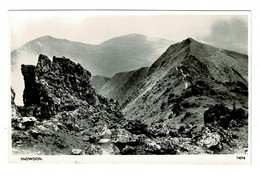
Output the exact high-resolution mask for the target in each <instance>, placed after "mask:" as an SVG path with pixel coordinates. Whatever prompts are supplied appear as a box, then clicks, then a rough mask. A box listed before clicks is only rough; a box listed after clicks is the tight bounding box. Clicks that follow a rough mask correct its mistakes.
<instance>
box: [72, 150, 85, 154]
mask: <svg viewBox="0 0 260 176" xmlns="http://www.w3.org/2000/svg"><path fill="white" fill-rule="evenodd" d="M71 154H72V155H82V154H83V151H82V150H81V149H72V150H71Z"/></svg>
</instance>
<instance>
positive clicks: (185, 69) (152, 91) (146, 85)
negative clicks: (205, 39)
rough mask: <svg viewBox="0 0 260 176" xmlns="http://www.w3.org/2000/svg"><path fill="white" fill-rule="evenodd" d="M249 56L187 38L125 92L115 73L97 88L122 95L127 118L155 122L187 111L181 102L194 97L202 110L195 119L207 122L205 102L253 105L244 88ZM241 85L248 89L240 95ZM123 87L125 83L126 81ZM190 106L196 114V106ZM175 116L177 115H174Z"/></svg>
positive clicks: (110, 94) (193, 102)
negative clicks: (101, 86)
mask: <svg viewBox="0 0 260 176" xmlns="http://www.w3.org/2000/svg"><path fill="white" fill-rule="evenodd" d="M247 62H248V59H247V56H246V55H243V54H240V53H237V52H233V51H228V50H223V49H218V48H216V47H212V46H210V45H207V44H203V43H200V42H197V41H196V40H194V39H191V38H188V39H186V40H183V41H182V42H178V43H176V44H173V45H171V46H170V47H168V49H167V50H166V51H165V52H164V53H163V54H162V55H161V56H160V57H159V58H158V59H157V60H156V61H155V62H154V63H153V64H152V65H151V67H149V68H148V69H147V71H146V72H144V73H143V74H144V76H143V77H142V78H141V79H139V80H135V81H132V84H133V85H131V87H132V88H133V89H129V91H127V92H126V93H121V90H120V89H118V88H119V87H118V85H121V82H120V81H117V80H116V79H115V78H116V77H113V78H114V80H113V78H112V79H111V80H110V81H108V82H107V83H106V84H105V85H104V87H103V88H102V89H103V90H102V89H101V90H99V91H98V92H99V93H100V94H102V95H105V96H107V97H110V98H115V99H116V100H117V101H119V103H120V104H121V106H122V108H123V112H124V114H126V118H129V119H131V118H137V119H142V120H143V121H145V123H155V121H156V120H158V119H160V118H162V117H164V118H163V119H164V120H165V121H166V122H167V123H170V122H171V123H175V124H176V123H179V122H178V121H179V120H180V119H181V118H182V117H183V116H185V114H183V113H184V112H185V111H184V110H183V107H182V106H187V104H188V103H189V104H191V105H192V106H199V107H200V110H199V112H197V113H200V114H196V118H194V120H199V121H200V123H202V121H203V114H202V113H203V112H204V111H205V107H208V106H212V105H214V104H216V103H219V102H224V103H225V104H226V105H227V106H228V107H231V108H232V103H233V102H232V101H234V102H236V104H237V105H239V106H241V107H247V106H248V105H247V103H248V102H247V94H246V93H245V92H244V93H243V91H244V90H245V91H246V90H247V86H248V63H247ZM132 74H133V73H132V72H131V73H130V72H129V74H127V73H124V77H123V78H121V79H126V80H130V79H129V77H130V78H131V75H132ZM111 82H114V83H113V84H111V85H114V87H113V86H112V87H109V84H110V83H111ZM116 82H117V83H118V84H116ZM130 82H131V81H130ZM239 86H240V87H241V90H243V91H242V92H240V93H238V94H237V97H236V96H234V95H235V94H234V93H233V91H237V90H236V87H239ZM104 90H111V92H109V93H107V92H105V91H104ZM122 90H126V88H124V87H123V88H122ZM102 91H104V92H102ZM229 91H231V92H230V93H229ZM148 100H149V101H148ZM189 101H190V102H189ZM191 102H192V103H191ZM199 102H200V103H201V104H200V105H199V104H198V103H199ZM164 104H166V105H164ZM182 104H184V105H182ZM164 106H166V107H167V106H168V108H166V109H164V108H163V109H164V110H163V111H162V109H160V107H164ZM155 107H156V108H155ZM172 108H173V109H172ZM187 108H188V107H186V109H187ZM144 109H145V111H144ZM188 109H190V111H191V112H190V113H192V114H193V113H194V111H195V109H196V108H195V109H194V108H192V107H190V108H188ZM188 111H189V110H188ZM171 114H175V115H171ZM172 116H175V118H174V120H173V118H172ZM168 117H169V119H167V118H168ZM164 120H163V121H164ZM168 121H169V122H168ZM172 121H173V122H172Z"/></svg>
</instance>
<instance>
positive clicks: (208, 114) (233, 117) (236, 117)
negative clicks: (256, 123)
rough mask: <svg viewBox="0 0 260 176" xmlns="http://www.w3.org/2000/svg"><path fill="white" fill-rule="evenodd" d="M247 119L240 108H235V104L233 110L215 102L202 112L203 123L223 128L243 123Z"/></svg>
mask: <svg viewBox="0 0 260 176" xmlns="http://www.w3.org/2000/svg"><path fill="white" fill-rule="evenodd" d="M245 119H247V114H246V112H245V110H243V109H242V108H239V109H236V107H235V104H234V105H233V110H231V109H229V108H227V107H225V106H224V105H223V104H216V105H215V106H213V107H211V108H209V109H208V110H207V111H205V112H204V123H205V124H215V125H219V126H221V127H223V128H225V129H226V128H228V127H231V126H234V125H238V124H241V123H243V121H244V120H245Z"/></svg>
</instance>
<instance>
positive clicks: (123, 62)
mask: <svg viewBox="0 0 260 176" xmlns="http://www.w3.org/2000/svg"><path fill="white" fill-rule="evenodd" d="M172 43H174V41H169V40H166V39H160V38H150V37H147V36H144V35H140V34H129V35H125V36H120V37H116V38H112V39H110V40H107V41H105V42H103V43H101V44H99V45H90V44H85V43H80V42H74V41H69V40H66V39H57V38H54V37H51V36H43V37H40V38H37V39H35V40H32V41H29V42H28V43H26V44H25V45H23V46H22V47H20V48H18V49H16V50H13V51H12V52H11V70H12V86H13V88H14V90H15V92H16V93H17V96H16V97H17V99H20V100H21V99H22V97H21V94H22V91H23V88H24V86H23V83H22V82H21V81H22V79H23V78H22V75H21V71H20V68H21V64H32V65H35V64H36V63H37V58H38V55H39V54H45V55H47V56H48V57H49V58H52V57H53V56H57V57H61V56H65V57H68V58H70V59H71V60H72V61H74V62H76V63H80V64H81V65H82V66H83V67H84V68H86V69H87V70H89V71H90V72H91V74H92V75H102V76H105V77H112V76H113V75H114V74H116V73H118V72H123V71H130V70H134V69H138V68H140V67H147V66H150V65H151V64H152V63H153V62H154V61H155V60H156V59H157V58H158V57H159V56H160V54H161V53H163V52H164V51H165V50H166V49H167V47H168V46H169V45H170V44H172ZM16 103H17V104H21V102H20V103H19V102H16Z"/></svg>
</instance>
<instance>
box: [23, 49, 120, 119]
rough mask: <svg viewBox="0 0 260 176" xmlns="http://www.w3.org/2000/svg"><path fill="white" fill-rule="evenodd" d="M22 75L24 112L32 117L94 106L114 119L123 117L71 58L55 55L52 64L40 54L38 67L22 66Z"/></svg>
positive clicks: (96, 110)
mask: <svg viewBox="0 0 260 176" xmlns="http://www.w3.org/2000/svg"><path fill="white" fill-rule="evenodd" d="M22 74H23V76H24V82H25V89H24V94H23V99H24V105H25V106H24V108H21V111H23V112H24V111H25V112H29V111H30V112H32V113H33V114H30V115H33V116H35V117H37V118H45V119H48V118H50V117H52V116H54V115H56V114H58V113H59V112H64V111H74V110H76V109H78V108H79V107H85V108H84V109H86V110H88V109H91V107H92V109H93V112H100V110H101V109H103V110H105V111H107V114H111V115H110V117H111V118H114V119H117V120H118V118H120V117H122V114H121V112H120V109H119V105H118V104H117V103H116V102H115V101H109V100H107V99H106V98H104V97H102V96H100V95H97V94H96V92H95V89H94V88H93V87H92V86H91V83H90V77H91V74H90V72H89V71H87V70H85V69H84V68H83V67H82V66H81V65H80V64H76V63H74V62H72V61H71V60H70V59H67V58H65V57H61V58H58V57H55V56H54V57H53V61H51V60H50V59H49V58H48V57H47V56H45V55H42V54H41V55H39V58H38V63H37V65H36V66H33V65H22ZM23 114H24V115H27V114H26V113H23Z"/></svg>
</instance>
